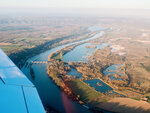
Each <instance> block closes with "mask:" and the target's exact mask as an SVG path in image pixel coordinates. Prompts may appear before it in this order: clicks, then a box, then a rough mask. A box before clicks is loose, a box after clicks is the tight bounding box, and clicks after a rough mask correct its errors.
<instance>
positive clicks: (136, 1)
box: [0, 0, 150, 9]
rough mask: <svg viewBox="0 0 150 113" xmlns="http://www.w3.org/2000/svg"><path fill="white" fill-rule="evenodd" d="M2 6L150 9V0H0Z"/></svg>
mask: <svg viewBox="0 0 150 113" xmlns="http://www.w3.org/2000/svg"><path fill="white" fill-rule="evenodd" d="M0 8H119V9H120V8H122V9H150V0H0Z"/></svg>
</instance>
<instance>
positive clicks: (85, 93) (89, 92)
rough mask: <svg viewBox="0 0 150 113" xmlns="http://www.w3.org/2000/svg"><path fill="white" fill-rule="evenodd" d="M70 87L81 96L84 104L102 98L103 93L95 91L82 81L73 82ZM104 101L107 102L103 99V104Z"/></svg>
mask: <svg viewBox="0 0 150 113" xmlns="http://www.w3.org/2000/svg"><path fill="white" fill-rule="evenodd" d="M69 85H70V87H71V89H72V90H73V92H74V93H75V94H76V95H80V99H81V100H83V101H84V102H90V101H92V100H95V99H96V98H98V97H100V96H102V94H101V93H99V92H97V91H95V90H94V89H92V88H91V87H90V86H88V85H87V84H85V83H84V82H83V81H81V80H72V81H70V82H69ZM104 101H106V99H101V102H104Z"/></svg>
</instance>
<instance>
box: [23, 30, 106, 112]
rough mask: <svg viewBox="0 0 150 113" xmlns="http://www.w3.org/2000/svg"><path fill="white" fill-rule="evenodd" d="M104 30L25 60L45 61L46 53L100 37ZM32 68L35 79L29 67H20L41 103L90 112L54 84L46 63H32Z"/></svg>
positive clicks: (71, 110)
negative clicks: (35, 90) (34, 88)
mask: <svg viewBox="0 0 150 113" xmlns="http://www.w3.org/2000/svg"><path fill="white" fill-rule="evenodd" d="M104 33H105V32H104V31H100V32H99V33H97V34H96V35H94V36H93V37H91V38H88V39H85V40H82V41H77V42H73V43H69V44H65V45H61V46H57V47H55V48H52V49H50V50H47V51H46V52H43V53H41V54H38V55H36V56H34V57H32V58H29V59H28V60H27V61H26V62H30V61H47V60H48V55H49V54H51V53H53V52H55V51H57V50H59V49H62V48H64V47H66V46H69V45H72V44H77V43H84V42H87V41H90V40H93V39H96V38H99V37H101V36H102V35H103V34H104ZM32 68H33V70H34V73H35V79H32V77H31V75H30V68H28V67H25V66H23V68H22V69H21V70H22V71H23V72H24V74H25V75H26V76H27V77H28V79H29V80H30V81H31V82H32V83H33V84H34V85H35V86H36V88H37V90H38V93H39V96H40V98H41V100H42V102H43V104H47V105H49V106H51V107H52V108H54V109H56V110H57V111H59V112H63V113H90V111H89V110H88V109H87V108H85V107H83V106H81V105H80V104H78V103H77V102H74V101H72V100H71V99H69V98H68V97H67V96H66V95H65V94H64V92H62V91H61V90H60V89H59V88H58V87H57V86H56V85H55V84H54V82H53V81H52V80H51V79H50V78H49V76H48V75H47V65H46V64H33V65H32Z"/></svg>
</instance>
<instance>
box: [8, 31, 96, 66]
mask: <svg viewBox="0 0 150 113" xmlns="http://www.w3.org/2000/svg"><path fill="white" fill-rule="evenodd" d="M80 35H82V38H81V37H80V38H77V39H71V38H72V36H67V37H62V38H58V39H55V40H51V41H48V42H45V43H44V44H41V45H38V46H36V47H34V48H26V49H24V50H22V51H19V52H17V53H12V54H10V55H8V56H9V57H10V59H11V60H12V61H13V62H14V63H15V64H16V65H17V66H18V67H19V68H22V67H23V65H24V64H25V62H26V61H27V59H29V58H31V57H33V56H36V55H38V54H40V53H43V52H45V51H47V50H48V49H51V48H54V47H57V46H61V45H64V44H68V43H73V42H76V41H82V40H85V39H86V38H87V37H88V38H89V37H91V36H93V35H95V32H93V33H90V32H85V33H82V34H78V35H77V36H80ZM77 36H76V37H77Z"/></svg>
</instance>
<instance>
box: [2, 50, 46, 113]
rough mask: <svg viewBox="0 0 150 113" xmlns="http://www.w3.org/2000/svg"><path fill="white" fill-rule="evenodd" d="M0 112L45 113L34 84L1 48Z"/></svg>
mask: <svg viewBox="0 0 150 113" xmlns="http://www.w3.org/2000/svg"><path fill="white" fill-rule="evenodd" d="M0 113H45V110H44V107H43V105H42V102H41V100H40V98H39V95H38V92H37V90H36V88H35V86H34V85H33V84H32V83H31V82H30V81H29V80H28V78H27V77H26V76H25V75H24V74H23V73H22V72H21V71H20V69H18V68H17V66H16V65H15V64H14V63H13V62H12V61H11V60H10V59H9V58H8V56H7V55H6V54H5V53H4V52H3V51H2V50H1V49H0Z"/></svg>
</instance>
